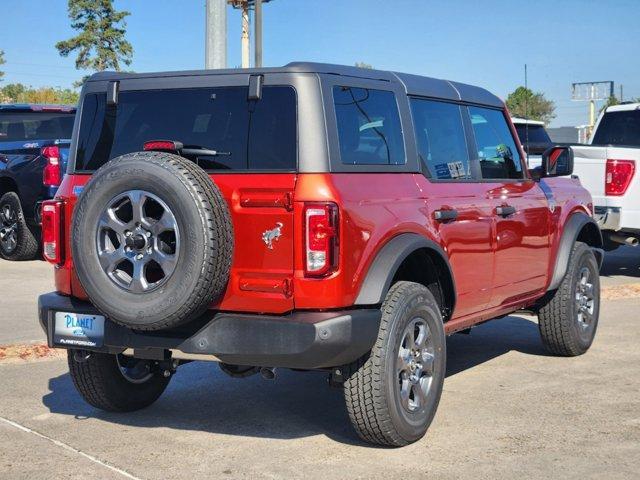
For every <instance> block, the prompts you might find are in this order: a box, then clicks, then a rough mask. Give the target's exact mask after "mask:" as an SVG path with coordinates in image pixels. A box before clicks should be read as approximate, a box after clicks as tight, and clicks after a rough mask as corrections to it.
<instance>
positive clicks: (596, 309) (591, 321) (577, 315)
mask: <svg viewBox="0 0 640 480" xmlns="http://www.w3.org/2000/svg"><path fill="white" fill-rule="evenodd" d="M598 270H599V269H598V262H597V260H596V257H595V255H594V254H593V251H592V250H591V248H590V247H589V246H588V245H587V244H585V243H582V242H576V243H575V245H574V246H573V250H572V251H571V256H570V258H569V266H568V268H567V273H566V275H565V277H564V279H563V280H562V283H561V284H560V287H558V290H556V291H555V293H554V294H553V296H552V297H551V298H550V299H549V301H548V302H547V303H546V304H545V305H544V306H543V307H542V308H540V310H539V311H538V326H539V329H540V336H541V337H542V343H544V346H545V347H546V348H547V350H549V351H550V352H551V353H553V354H555V355H561V356H565V357H574V356H577V355H582V354H583V353H585V352H586V351H587V350H589V347H590V346H591V344H592V343H593V339H594V337H595V335H596V329H597V327H598V317H599V314H600V274H599V271H598Z"/></svg>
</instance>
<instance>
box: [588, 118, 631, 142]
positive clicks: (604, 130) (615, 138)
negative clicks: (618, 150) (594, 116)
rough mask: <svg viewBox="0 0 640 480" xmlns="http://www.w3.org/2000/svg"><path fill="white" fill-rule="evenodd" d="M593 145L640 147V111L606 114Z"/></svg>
mask: <svg viewBox="0 0 640 480" xmlns="http://www.w3.org/2000/svg"><path fill="white" fill-rule="evenodd" d="M592 143H593V144H595V145H628V146H630V147H640V110H628V111H626V112H624V111H623V112H608V113H605V114H604V117H602V120H600V125H598V128H597V130H596V133H595V135H594V137H593V141H592Z"/></svg>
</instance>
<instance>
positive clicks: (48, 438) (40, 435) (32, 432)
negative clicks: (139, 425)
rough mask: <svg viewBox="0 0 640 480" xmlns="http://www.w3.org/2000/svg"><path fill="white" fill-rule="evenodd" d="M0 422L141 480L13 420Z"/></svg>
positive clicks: (1, 419) (113, 470)
mask: <svg viewBox="0 0 640 480" xmlns="http://www.w3.org/2000/svg"><path fill="white" fill-rule="evenodd" d="M0 421H2V422H4V423H6V424H7V425H11V426H12V427H14V428H17V429H18V430H21V431H23V432H25V433H29V434H31V435H35V436H36V437H38V438H42V439H43V440H47V441H48V442H51V443H53V444H54V445H55V446H57V447H60V448H63V449H64V450H67V451H68V452H72V453H75V454H77V455H80V456H82V457H84V458H86V459H87V460H89V461H91V462H93V463H96V464H98V465H100V466H102V467H104V468H107V469H109V470H111V471H112V472H115V473H118V474H120V475H122V476H123V477H125V478H129V479H130V480H142V479H141V478H139V477H136V476H135V475H132V474H130V473H129V472H127V471H125V470H122V469H121V468H118V467H114V466H113V465H109V464H108V463H106V462H103V461H102V460H100V459H98V458H96V457H94V456H93V455H89V454H88V453H85V452H83V451H82V450H78V449H77V448H74V447H72V446H71V445H68V444H66V443H64V442H61V441H60V440H56V439H55V438H51V437H48V436H47V435H44V434H42V433H40V432H36V431H35V430H32V429H30V428H28V427H25V426H24V425H20V424H19V423H17V422H14V421H13V420H9V419H8V418H5V417H0Z"/></svg>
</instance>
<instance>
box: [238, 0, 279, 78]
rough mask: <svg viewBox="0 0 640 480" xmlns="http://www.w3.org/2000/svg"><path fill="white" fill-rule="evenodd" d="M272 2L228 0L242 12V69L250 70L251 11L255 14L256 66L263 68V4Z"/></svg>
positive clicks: (268, 0)
mask: <svg viewBox="0 0 640 480" xmlns="http://www.w3.org/2000/svg"><path fill="white" fill-rule="evenodd" d="M270 1H271V0H227V2H228V3H229V5H231V6H232V7H233V8H236V9H239V10H241V15H242V38H241V41H242V68H249V66H250V65H249V63H250V60H249V57H250V47H249V44H250V43H249V40H250V29H251V26H250V21H249V10H251V9H253V10H254V11H255V12H254V13H255V18H254V22H255V32H254V34H255V59H254V66H255V67H258V68H259V67H262V4H263V3H267V2H270Z"/></svg>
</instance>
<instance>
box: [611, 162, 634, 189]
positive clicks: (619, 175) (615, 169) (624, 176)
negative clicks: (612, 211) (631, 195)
mask: <svg viewBox="0 0 640 480" xmlns="http://www.w3.org/2000/svg"><path fill="white" fill-rule="evenodd" d="M635 171H636V162H634V161H633V160H607V170H606V175H605V183H604V193H605V195H612V196H620V195H624V194H625V193H626V191H627V188H629V185H630V184H631V180H632V179H633V174H634V173H635Z"/></svg>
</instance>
